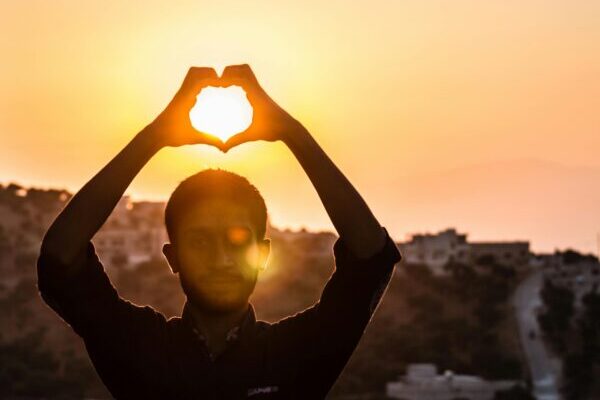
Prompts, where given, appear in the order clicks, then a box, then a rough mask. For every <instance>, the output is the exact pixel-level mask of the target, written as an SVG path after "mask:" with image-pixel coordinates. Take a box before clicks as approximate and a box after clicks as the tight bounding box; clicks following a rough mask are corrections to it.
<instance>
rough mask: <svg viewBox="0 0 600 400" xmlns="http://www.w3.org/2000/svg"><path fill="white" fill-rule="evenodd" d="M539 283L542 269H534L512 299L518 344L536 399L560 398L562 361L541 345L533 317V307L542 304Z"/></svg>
mask: <svg viewBox="0 0 600 400" xmlns="http://www.w3.org/2000/svg"><path fill="white" fill-rule="evenodd" d="M542 284H543V276H542V271H536V272H533V273H532V274H531V275H529V276H528V277H527V278H526V279H525V280H524V281H523V282H521V284H520V285H519V287H518V288H517V290H516V291H515V293H514V295H513V299H512V300H513V306H514V307H515V312H516V316H517V320H518V323H519V336H520V339H521V344H522V346H523V350H524V352H525V357H526V359H527V363H528V364H529V371H530V376H531V382H532V384H533V395H534V396H535V398H536V399H537V400H560V399H561V398H562V397H561V395H560V392H559V390H558V387H559V385H560V376H561V363H560V360H559V359H557V358H556V357H553V356H552V355H551V354H550V353H549V352H548V350H547V349H546V346H544V343H543V341H542V339H541V338H540V332H541V331H540V328H539V326H538V322H537V318H536V310H537V309H538V308H539V307H540V306H541V305H542V300H541V299H540V290H541V288H542ZM532 332H533V335H532Z"/></svg>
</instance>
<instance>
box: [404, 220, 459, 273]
mask: <svg viewBox="0 0 600 400" xmlns="http://www.w3.org/2000/svg"><path fill="white" fill-rule="evenodd" d="M399 247H400V252H401V254H402V258H403V260H404V262H405V263H407V264H425V265H427V266H428V267H429V268H431V270H432V272H433V273H434V274H435V275H443V274H444V273H445V271H444V265H446V264H447V263H448V261H450V260H451V259H453V260H455V261H459V262H467V261H468V260H469V245H468V244H467V235H463V234H458V233H457V232H456V230H455V229H447V230H445V231H442V232H440V233H437V234H434V235H432V234H417V235H413V236H412V238H411V240H410V241H408V242H406V243H399Z"/></svg>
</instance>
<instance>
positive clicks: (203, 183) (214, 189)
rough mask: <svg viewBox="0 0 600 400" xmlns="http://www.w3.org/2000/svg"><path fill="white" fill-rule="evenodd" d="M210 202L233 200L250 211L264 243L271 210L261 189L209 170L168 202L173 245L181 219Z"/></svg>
mask: <svg viewBox="0 0 600 400" xmlns="http://www.w3.org/2000/svg"><path fill="white" fill-rule="evenodd" d="M209 199H211V200H212V199H223V200H230V201H233V202H235V203H238V204H240V205H242V206H243V207H246V209H247V210H248V215H249V216H250V221H251V222H252V225H253V226H254V229H255V231H256V238H257V240H260V239H264V237H265V233H266V229H267V207H266V205H265V200H264V199H263V197H262V196H261V195H260V192H259V191H258V189H257V188H256V187H255V186H254V185H252V184H251V183H250V182H248V180H247V179H246V178H244V177H243V176H240V175H238V174H235V173H233V172H229V171H225V170H222V169H206V170H204V171H200V172H198V173H196V174H194V175H192V176H190V177H188V178H186V179H185V180H183V181H182V182H181V183H179V185H177V187H176V188H175V190H174V191H173V193H171V197H169V201H167V206H166V208H165V226H166V228H167V234H168V235H169V240H170V241H171V242H173V240H174V239H175V226H176V224H177V223H178V221H179V218H180V217H181V215H183V213H184V212H185V211H186V210H187V209H188V208H189V207H190V206H192V205H195V204H198V203H200V202H202V201H204V200H209Z"/></svg>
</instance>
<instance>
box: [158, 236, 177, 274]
mask: <svg viewBox="0 0 600 400" xmlns="http://www.w3.org/2000/svg"><path fill="white" fill-rule="evenodd" d="M162 252H163V254H164V255H165V257H166V258H167V261H168V262H169V267H171V271H173V273H174V274H176V273H178V272H179V263H178V261H177V253H176V251H175V246H174V245H173V244H172V243H165V244H163V248H162Z"/></svg>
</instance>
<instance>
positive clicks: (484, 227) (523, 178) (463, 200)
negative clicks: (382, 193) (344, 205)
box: [386, 159, 600, 253]
mask: <svg viewBox="0 0 600 400" xmlns="http://www.w3.org/2000/svg"><path fill="white" fill-rule="evenodd" d="M394 192H395V193H399V195H397V196H396V197H395V198H394V199H393V200H394V207H395V209H396V210H397V213H396V214H395V217H394V218H392V220H390V221H386V223H387V224H388V225H390V226H394V227H402V228H401V229H402V232H395V233H396V234H397V235H398V234H400V233H412V232H422V231H424V230H430V231H437V230H440V229H444V228H447V227H456V228H457V229H459V230H460V231H464V232H467V233H470V234H471V235H470V239H472V240H512V239H525V240H530V241H531V243H532V247H533V249H534V250H536V251H552V250H553V249H554V248H556V247H558V248H566V247H574V248H577V249H579V250H581V251H586V252H594V253H596V252H597V234H598V233H599V232H600V168H591V167H572V166H565V165H561V164H558V163H554V162H548V161H543V160H535V159H524V160H513V161H506V162H495V163H486V164H480V165H473V166H468V167H463V168H457V169H453V170H448V171H443V172H439V173H436V174H428V175H422V176H418V177H412V178H409V179H405V180H402V181H399V182H397V184H396V187H395V188H394ZM398 236H400V235H398ZM399 238H400V237H399Z"/></svg>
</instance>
